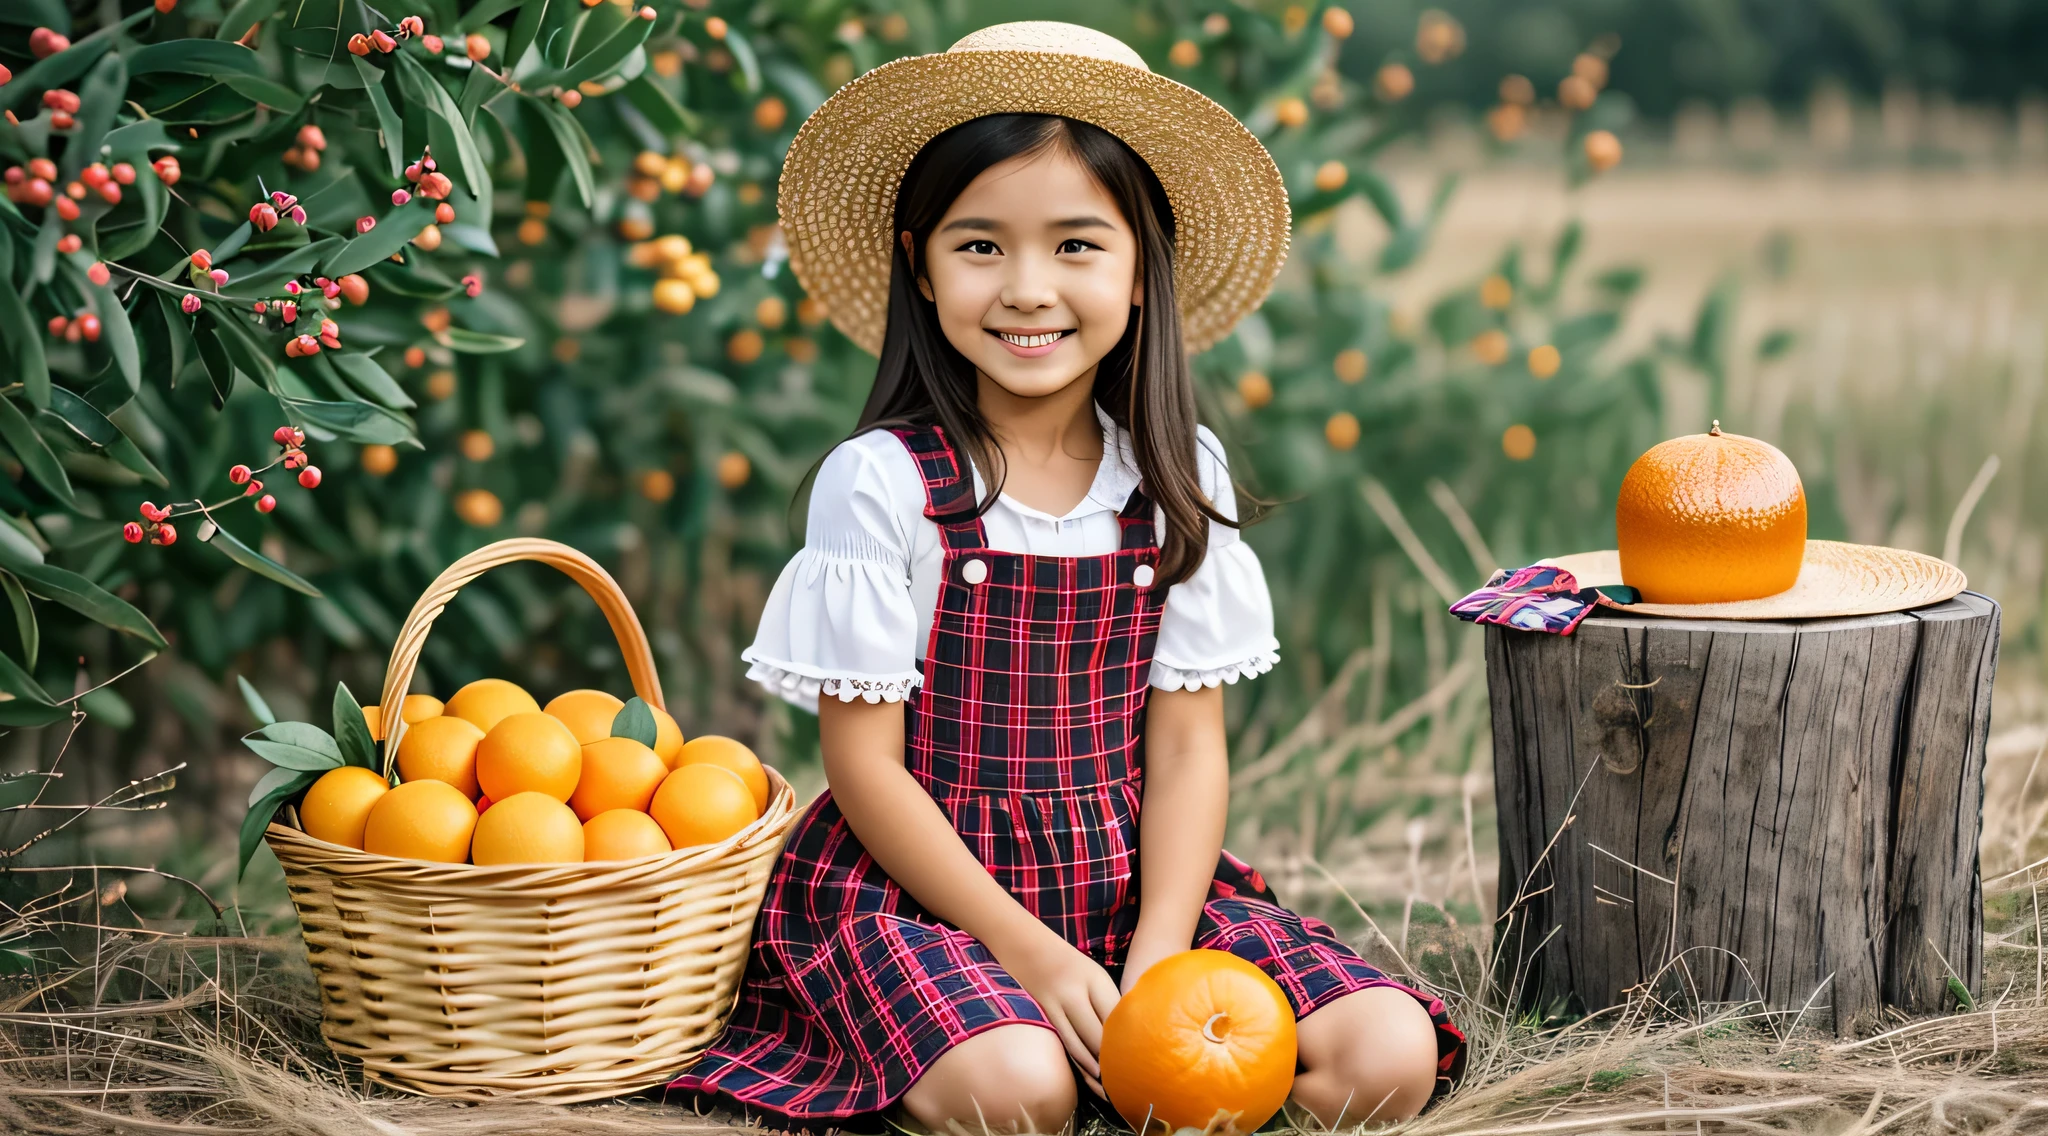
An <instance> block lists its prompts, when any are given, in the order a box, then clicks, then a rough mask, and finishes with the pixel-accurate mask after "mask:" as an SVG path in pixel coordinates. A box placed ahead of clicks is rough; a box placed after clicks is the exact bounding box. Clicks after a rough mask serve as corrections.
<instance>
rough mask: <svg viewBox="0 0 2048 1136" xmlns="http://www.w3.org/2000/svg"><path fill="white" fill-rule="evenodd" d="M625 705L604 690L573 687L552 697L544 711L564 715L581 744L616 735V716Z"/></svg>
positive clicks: (559, 715) (564, 721)
mask: <svg viewBox="0 0 2048 1136" xmlns="http://www.w3.org/2000/svg"><path fill="white" fill-rule="evenodd" d="M625 706H626V704H625V703H624V702H621V701H620V700H619V698H618V696H616V695H612V694H607V693H605V692H604V691H602V690H571V691H567V692H565V693H562V694H557V695H555V696H554V697H553V698H551V699H549V700H548V704H547V705H546V706H544V707H542V710H543V712H545V713H548V714H553V715H554V716H555V717H557V718H560V719H561V720H562V724H563V725H565V726H567V727H569V732H570V733H572V734H575V735H576V743H577V744H578V745H589V744H590V743H591V742H594V741H596V740H598V739H599V738H608V737H611V736H612V719H613V718H616V717H618V716H619V711H620V710H623V709H625Z"/></svg>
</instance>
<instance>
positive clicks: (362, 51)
mask: <svg viewBox="0 0 2048 1136" xmlns="http://www.w3.org/2000/svg"><path fill="white" fill-rule="evenodd" d="M348 50H349V53H350V54H351V55H368V54H370V38H369V37H368V36H366V35H363V34H362V33H361V32H357V33H356V34H355V35H352V36H350V37H348Z"/></svg>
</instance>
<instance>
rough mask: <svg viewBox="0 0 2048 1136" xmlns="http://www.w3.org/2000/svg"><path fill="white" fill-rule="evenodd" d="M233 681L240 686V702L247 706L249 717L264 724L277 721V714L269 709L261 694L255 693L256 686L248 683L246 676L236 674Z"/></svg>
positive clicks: (268, 704)
mask: <svg viewBox="0 0 2048 1136" xmlns="http://www.w3.org/2000/svg"><path fill="white" fill-rule="evenodd" d="M235 683H236V684H237V685H238V686H240V687H241V688H242V703H243V705H245V706H247V707H248V708H249V714H250V716H251V717H253V718H255V719H256V720H257V721H259V722H261V723H263V724H264V725H266V726H268V725H270V724H271V723H272V722H275V721H277V715H276V714H274V713H272V712H271V710H270V703H268V702H265V701H264V700H263V696H262V695H261V694H258V693H256V688H255V687H254V686H252V685H250V683H249V680H248V679H247V678H245V677H244V676H242V675H236V676H235Z"/></svg>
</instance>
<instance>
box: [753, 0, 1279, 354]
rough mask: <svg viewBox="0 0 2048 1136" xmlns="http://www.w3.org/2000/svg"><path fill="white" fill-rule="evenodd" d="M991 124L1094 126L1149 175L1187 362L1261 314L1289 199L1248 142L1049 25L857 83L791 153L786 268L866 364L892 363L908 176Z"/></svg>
mask: <svg viewBox="0 0 2048 1136" xmlns="http://www.w3.org/2000/svg"><path fill="white" fill-rule="evenodd" d="M990 114H1056V115H1061V116H1064V117H1066V118H1073V119H1079V120H1080V121H1082V122H1087V123H1092V124H1094V125H1096V126H1099V127H1101V128H1103V129H1104V130H1107V131H1108V132H1110V133H1111V134H1113V135H1115V136H1116V137H1118V138H1120V139H1122V140H1123V141H1124V143H1125V144H1126V145H1128V146H1129V147H1130V148H1131V149H1132V150H1133V151H1135V152H1136V153H1137V155H1138V156H1139V157H1140V158H1143V159H1144V160H1145V162H1146V164H1147V165H1149V166H1151V167H1152V172H1153V174H1154V175H1156V176H1157V177H1158V178H1159V183H1160V185H1161V187H1163V188H1164V189H1165V190H1166V197H1167V200H1168V201H1170V202H1171V203H1172V205H1173V221H1174V272H1173V282H1174V290H1175V291H1176V292H1177V293H1178V294H1179V298H1180V310H1181V328H1182V331H1183V334H1184V335H1185V337H1186V339H1187V344H1188V349H1189V350H1190V351H1200V350H1202V349H1204V348H1206V347H1209V346H1210V345H1212V344H1214V343H1215V342H1216V341H1217V340H1219V339H1222V338H1223V337H1224V336H1225V335H1227V334H1229V333H1230V329H1231V328H1232V327H1233V326H1235V325H1236V323H1237V321H1238V320H1240V319H1242V318H1244V316H1245V315H1246V314H1248V313H1250V312H1251V311H1252V310H1253V309H1254V308H1257V307H1258V306H1259V304H1260V303H1261V302H1262V301H1263V300H1265V298H1266V293H1267V291H1268V290H1270V289H1271V288H1272V286H1273V278H1274V277H1275V276H1276V275H1278V274H1279V271H1280V265H1281V263H1282V262H1283V261H1285V260H1286V259H1287V236H1288V224H1289V222H1288V212H1287V188H1286V186H1285V185H1284V184H1283V183H1282V181H1281V178H1280V171H1279V169H1278V168H1277V167H1275V166H1274V165H1273V159H1272V156H1271V155H1269V154H1267V153H1266V148H1265V147H1264V146H1262V145H1260V144H1259V140H1258V139H1257V138H1256V137H1254V136H1253V135H1252V133H1251V131H1249V130H1246V129H1245V127H1244V124H1243V123H1240V122H1239V121H1237V119H1236V118H1234V117H1232V115H1231V113H1230V112H1229V111H1227V110H1224V109H1223V108H1222V107H1221V106H1218V105H1217V104H1216V103H1215V102H1213V101H1211V100H1210V99H1209V98H1208V97H1207V96H1205V95H1203V94H1202V93H1201V92H1199V91H1196V90H1194V89H1193V88H1191V87H1187V86H1184V85H1182V84H1180V83H1176V82H1174V81H1173V80H1171V79H1168V78H1166V77H1164V76H1161V75H1155V74H1153V73H1152V71H1151V69H1150V68H1148V67H1146V66H1145V61H1144V60H1143V59H1141V58H1139V56H1138V53H1137V52H1135V51H1132V50H1131V49H1130V48H1129V47H1127V46H1125V45H1124V43H1123V42H1122V41H1121V40H1118V39H1116V38H1115V37H1113V36H1108V35H1104V34H1103V33H1101V32H1098V31H1094V30H1092V29H1090V28H1084V27H1081V26H1079V25H1076V24H1063V23H1056V22H1053V21H1048V20H1027V21H1023V22H1020V23H1013V24H996V25H994V26H993V27H987V28H983V29H981V30H980V31H978V32H975V33H973V34H971V35H969V36H967V37H966V38H964V39H962V40H961V41H960V42H958V43H956V44H954V45H953V46H952V47H951V48H950V49H948V50H946V51H943V52H940V53H937V54H934V55H918V56H912V57H910V58H907V59H899V60H896V61H895V62H893V63H886V64H883V65H882V66H880V67H877V68H875V69H874V70H873V71H870V72H868V73H867V74H865V75H862V76H861V77H860V78H858V79H855V80H854V81H853V82H851V83H848V84H847V85H846V86H844V87H842V88H840V89H839V91H838V92H837V93H836V94H834V95H833V96H832V97H831V98H829V99H827V100H826V101H825V104H824V105H823V106H821V107H819V108H818V109H817V111H816V112H815V113H813V114H812V115H811V117H810V118H809V119H808V120H806V121H805V122H804V125H803V128H802V129H801V130H799V131H797V135H796V140H795V141H794V142H792V143H790V147H789V157H788V158H787V159H786V160H785V161H784V162H783V166H782V180H781V183H780V186H779V188H778V199H779V208H780V211H781V215H782V229H783V234H784V238H785V239H786V240H787V241H788V243H789V263H790V267H791V268H792V269H794V270H795V272H796V275H797V279H798V280H799V281H800V282H801V283H802V284H803V286H804V289H805V290H806V291H808V292H810V294H811V295H813V296H815V297H817V298H818V299H819V300H821V301H823V302H824V304H825V307H826V310H827V311H828V312H829V313H830V314H831V317H832V322H833V323H834V324H835V325H837V326H838V328H839V330H840V331H843V332H845V333H846V335H847V337H848V338H850V339H852V340H853V341H854V342H855V343H858V344H860V346H861V347H863V348H864V349H866V350H867V351H868V352H869V353H871V354H880V353H881V348H882V329H883V325H884V323H885V322H886V317H887V314H888V306H889V301H888V296H889V267H890V259H891V257H892V255H893V250H892V246H893V244H894V241H893V234H892V231H891V230H892V229H893V228H894V226H895V210H896V191H897V188H898V186H899V185H901V183H902V181H903V174H904V171H905V170H907V169H908V168H909V166H910V160H911V159H912V158H914V157H916V156H917V152H918V151H919V150H920V149H922V148H923V147H924V144H925V143H927V142H929V141H931V140H932V139H933V138H935V137H937V136H938V135H940V134H942V133H944V132H945V131H947V130H950V129H952V128H953V127H955V126H958V125H960V124H961V123H963V122H966V121H968V120H969V119H973V118H980V117H982V116H983V115H990Z"/></svg>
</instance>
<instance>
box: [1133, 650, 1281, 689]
mask: <svg viewBox="0 0 2048 1136" xmlns="http://www.w3.org/2000/svg"><path fill="white" fill-rule="evenodd" d="M1279 664H1280V653H1279V652H1278V651H1267V652H1264V653H1261V654H1258V655H1254V656H1252V657H1251V658H1249V659H1245V660H1242V661H1240V662H1235V663H1231V664H1229V665H1227V666H1221V667H1211V668H1208V669H1205V670H1181V669H1179V668H1177V667H1170V666H1167V665H1166V664H1165V663H1162V662H1158V661H1156V660H1155V661H1154V662H1153V664H1152V685H1153V686H1156V687H1158V688H1159V689H1161V690H1200V689H1202V688H1204V687H1210V686H1220V685H1222V684H1224V683H1234V682H1236V681H1237V680H1238V679H1240V678H1257V677H1258V676H1260V675H1262V674H1265V673H1266V672H1267V671H1270V670H1272V669H1273V668H1274V667H1276V666H1278V665H1279Z"/></svg>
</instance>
